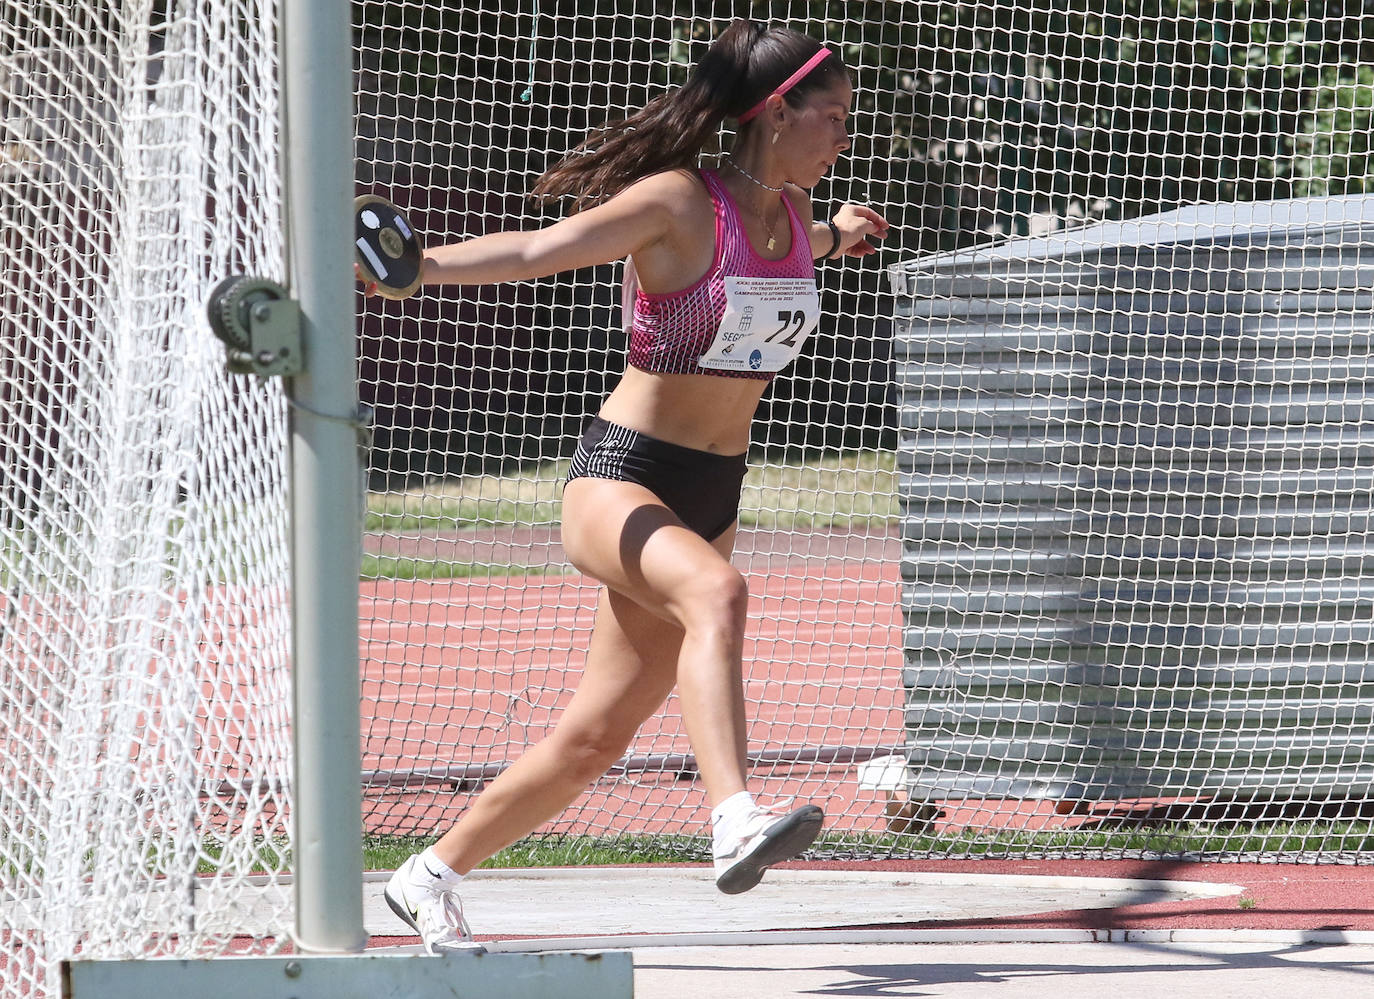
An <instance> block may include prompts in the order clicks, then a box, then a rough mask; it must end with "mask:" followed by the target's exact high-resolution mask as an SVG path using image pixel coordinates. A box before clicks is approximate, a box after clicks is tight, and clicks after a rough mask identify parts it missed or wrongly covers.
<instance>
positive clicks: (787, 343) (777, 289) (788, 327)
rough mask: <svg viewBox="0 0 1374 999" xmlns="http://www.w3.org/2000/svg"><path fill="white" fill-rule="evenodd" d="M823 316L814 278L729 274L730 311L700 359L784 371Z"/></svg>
mask: <svg viewBox="0 0 1374 999" xmlns="http://www.w3.org/2000/svg"><path fill="white" fill-rule="evenodd" d="M820 320H821V299H820V296H819V295H818V294H817V293H816V282H815V281H814V280H812V279H811V278H764V277H758V278H751V277H727V278H725V315H724V316H722V317H721V320H720V330H719V332H717V333H716V338H715V340H714V341H713V342H712V343H711V347H710V349H709V350H707V351H706V353H704V354H702V355H701V357H699V358H698V359H697V365H698V366H700V367H703V368H713V369H715V370H717V371H770V372H771V371H781V370H782V369H783V368H785V367H787V365H788V364H789V363H791V361H792V360H793V358H795V357H796V356H797V355H798V354H799V353H801V349H802V346H803V345H804V344H805V343H806V338H807V337H808V336H810V335H811V331H812V330H814V329H815V328H816V326H817V325H818V324H819V323H820Z"/></svg>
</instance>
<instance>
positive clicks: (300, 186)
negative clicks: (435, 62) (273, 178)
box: [281, 0, 367, 952]
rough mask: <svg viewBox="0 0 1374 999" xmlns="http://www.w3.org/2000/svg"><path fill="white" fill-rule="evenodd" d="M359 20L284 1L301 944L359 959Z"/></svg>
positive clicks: (363, 937)
mask: <svg viewBox="0 0 1374 999" xmlns="http://www.w3.org/2000/svg"><path fill="white" fill-rule="evenodd" d="M349 13H350V8H349V5H348V4H347V3H343V2H341V0H283V4H282V24H281V31H282V37H281V52H282V111H283V116H284V117H283V123H282V135H283V140H282V150H283V153H282V155H283V160H284V167H283V168H284V171H285V182H286V200H287V205H286V216H287V233H288V241H287V253H288V260H289V268H290V290H291V293H292V295H293V297H294V298H295V299H296V300H297V301H298V302H299V303H300V306H301V322H302V337H303V344H302V347H303V351H304V354H305V369H304V371H303V372H302V373H301V374H299V375H297V376H295V377H294V378H292V379H291V380H290V382H289V384H288V390H289V392H290V394H291V396H292V399H293V401H294V402H295V405H293V406H292V409H291V549H292V626H293V634H294V640H293V643H294V648H293V659H294V669H295V721H294V724H295V745H296V780H295V836H296V843H295V856H294V867H295V874H296V931H297V939H298V941H299V943H300V945H301V946H302V947H303V948H304V949H306V950H308V951H323V952H346V951H358V950H361V949H362V948H363V947H364V946H365V945H366V943H367V932H366V930H364V929H363V903H362V790H361V785H360V783H359V773H360V771H361V750H360V745H359V731H360V726H359V674H358V571H359V563H360V562H361V554H360V548H361V537H360V534H359V523H360V516H359V505H360V503H361V499H360V496H359V488H358V483H359V470H358V441H357V432H358V431H357V427H356V425H355V423H354V418H355V414H356V412H357V408H358V406H357V390H356V358H355V350H356V348H355V346H354V323H355V318H354V298H353V294H354V288H353V264H352V261H353V253H352V239H353V237H352V229H353V225H352V217H353V212H352V205H353V72H352V34H351V26H350V21H349Z"/></svg>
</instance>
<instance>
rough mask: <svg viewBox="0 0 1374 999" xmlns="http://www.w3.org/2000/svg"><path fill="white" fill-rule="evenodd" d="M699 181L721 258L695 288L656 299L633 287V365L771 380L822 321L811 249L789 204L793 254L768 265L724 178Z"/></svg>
mask: <svg viewBox="0 0 1374 999" xmlns="http://www.w3.org/2000/svg"><path fill="white" fill-rule="evenodd" d="M701 177H702V180H703V181H705V183H706V189H707V190H708V191H709V192H710V194H711V201H712V203H713V204H714V206H715V211H716V249H715V256H714V258H713V260H712V262H711V266H710V269H708V270H707V272H706V273H705V274H704V275H702V277H701V280H699V281H697V282H696V283H695V284H693V285H692V286H691V287H690V288H684V289H683V290H682V291H675V292H671V293H669V294H666V295H651V294H648V293H647V292H645V291H643V290H642V289H639V288H638V287H634V301H633V310H634V311H633V318H632V319H631V320H630V323H629V327H628V328H629V334H630V352H629V362H630V365H631V366H632V367H636V368H639V369H640V370H642V371H648V372H652V373H654V374H693V375H718V376H721V377H725V378H755V379H763V380H767V379H771V378H773V376H774V375H776V374H777V373H778V371H779V370H780V369H781V368H782V367H783V366H784V365H786V364H787V363H788V362H789V361H791V359H792V358H793V357H795V356H796V354H797V352H798V351H800V349H801V346H802V344H803V343H804V341H805V338H806V334H809V333H810V331H811V330H812V329H814V328H815V326H816V323H817V321H818V320H819V313H820V307H819V300H818V299H817V297H816V265H815V262H814V261H813V260H812V258H811V241H810V239H809V238H808V236H807V233H806V232H805V231H804V230H803V229H802V224H801V219H799V218H798V217H797V212H796V209H795V208H793V207H792V202H791V200H790V199H789V198H787V197H785V196H784V197H783V199H782V200H783V204H784V206H785V207H786V211H787V221H788V225H790V226H791V227H792V249H791V251H790V252H789V253H788V254H787V256H785V257H783V258H782V259H781V260H765V259H764V258H763V257H760V256H759V255H758V253H756V252H755V251H754V248H753V246H751V245H750V243H749V237H748V236H747V235H746V234H745V231H744V224H743V222H742V220H741V218H740V213H739V206H738V205H736V204H735V201H734V199H733V198H731V197H730V194H729V192H728V191H726V189H725V185H724V184H722V183H721V181H720V177H719V176H718V175H717V174H716V172H715V171H714V170H702V171H701ZM626 271H627V285H626V289H625V291H626V294H625V300H624V301H623V303H622V304H623V306H624V307H625V308H626V311H628V310H629V307H630V302H629V292H630V290H631V287H632V286H634V285H637V282H634V279H633V273H632V270H631V267H630V265H629V264H628V263H627V265H626ZM627 318H628V317H627Z"/></svg>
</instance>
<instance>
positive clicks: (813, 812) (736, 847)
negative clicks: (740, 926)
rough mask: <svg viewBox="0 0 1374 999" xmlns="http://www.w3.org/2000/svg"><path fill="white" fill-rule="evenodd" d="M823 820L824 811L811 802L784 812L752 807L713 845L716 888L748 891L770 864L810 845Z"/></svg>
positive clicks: (733, 893)
mask: <svg viewBox="0 0 1374 999" xmlns="http://www.w3.org/2000/svg"><path fill="white" fill-rule="evenodd" d="M824 821H825V813H824V812H822V811H821V810H820V809H819V808H817V807H816V806H815V805H804V806H802V807H801V808H798V809H795V810H794V811H791V812H788V813H787V814H786V815H780V814H778V813H777V812H771V811H769V810H767V809H765V808H756V809H754V811H753V812H752V813H751V814H750V815H749V816H748V817H747V818H746V819H745V821H744V823H743V824H742V825H741V826H740V828H739V829H738V830H737V831H735V832H733V833H731V832H729V831H726V835H725V836H724V837H722V838H721V839H718V840H716V842H715V844H714V847H713V850H712V853H713V854H714V856H715V865H716V887H717V888H719V889H720V890H721V891H723V892H725V894H727V895H738V894H739V893H740V892H745V891H748V890H749V889H750V888H752V887H754V885H756V884H758V883H759V881H760V880H761V879H762V878H763V872H764V871H766V870H768V868H769V867H770V866H771V865H773V864H777V863H781V862H782V861H784V860H790V859H791V858H793V857H795V856H797V855H798V854H799V853H801V852H802V851H803V850H805V849H806V848H807V847H808V846H810V845H811V843H812V841H813V840H815V838H816V836H817V835H818V834H819V833H820V831H821V824H822V823H823V822H824Z"/></svg>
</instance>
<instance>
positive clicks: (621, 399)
mask: <svg viewBox="0 0 1374 999" xmlns="http://www.w3.org/2000/svg"><path fill="white" fill-rule="evenodd" d="M767 387H768V382H766V381H759V380H755V379H746V378H721V377H718V376H715V375H674V374H652V373H650V372H648V371H641V370H640V369H638V368H626V369H625V377H624V378H622V379H621V380H620V384H619V385H617V386H616V387H615V391H613V392H612V393H611V394H610V397H609V398H608V399H607V400H606V402H605V403H604V404H603V405H602V407H601V417H602V419H605V420H609V421H610V422H612V423H618V424H620V425H621V426H623V427H629V428H630V429H631V430H638V431H640V432H641V433H645V434H648V435H649V436H650V437H655V438H657V439H658V440H661V441H667V442H668V443H670V444H678V445H680V446H682V447H690V448H695V449H696V450H698V451H709V452H711V453H712V454H743V453H744V452H745V451H747V450H749V429H750V426H751V424H752V423H753V420H754V412H755V411H756V410H757V409H758V405H759V399H760V398H761V397H762V395H763V390H764V389H766V388H767Z"/></svg>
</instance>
